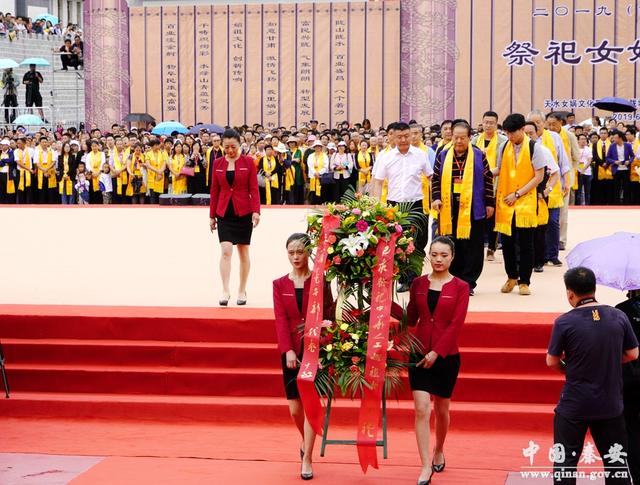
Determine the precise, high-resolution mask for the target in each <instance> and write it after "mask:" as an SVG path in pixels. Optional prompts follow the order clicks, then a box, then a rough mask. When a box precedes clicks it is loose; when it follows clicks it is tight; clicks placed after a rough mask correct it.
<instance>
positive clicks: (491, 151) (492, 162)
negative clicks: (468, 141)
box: [476, 133, 498, 170]
mask: <svg viewBox="0 0 640 485" xmlns="http://www.w3.org/2000/svg"><path fill="white" fill-rule="evenodd" d="M485 141H486V138H485V136H484V133H481V134H480V136H479V137H478V139H477V140H476V146H477V147H478V148H479V149H480V150H482V151H483V152H484V154H485V156H486V157H487V162H489V167H491V170H493V169H494V168H496V162H497V159H498V134H497V133H494V134H493V137H491V140H490V141H489V145H487V147H486V148H485V146H484V143H485Z"/></svg>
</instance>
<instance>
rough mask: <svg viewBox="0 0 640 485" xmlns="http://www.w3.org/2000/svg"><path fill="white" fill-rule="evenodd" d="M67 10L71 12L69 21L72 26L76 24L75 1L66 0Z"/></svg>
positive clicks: (76, 9)
mask: <svg viewBox="0 0 640 485" xmlns="http://www.w3.org/2000/svg"><path fill="white" fill-rule="evenodd" d="M67 8H68V9H69V10H71V17H70V18H69V21H70V22H71V23H72V24H77V23H78V2H76V0H67Z"/></svg>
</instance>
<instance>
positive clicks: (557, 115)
mask: <svg viewBox="0 0 640 485" xmlns="http://www.w3.org/2000/svg"><path fill="white" fill-rule="evenodd" d="M544 118H545V119H546V120H548V119H554V120H558V121H560V122H562V121H563V120H564V116H562V115H561V114H560V113H558V112H556V111H552V112H551V113H547V115H546V116H545V117H544Z"/></svg>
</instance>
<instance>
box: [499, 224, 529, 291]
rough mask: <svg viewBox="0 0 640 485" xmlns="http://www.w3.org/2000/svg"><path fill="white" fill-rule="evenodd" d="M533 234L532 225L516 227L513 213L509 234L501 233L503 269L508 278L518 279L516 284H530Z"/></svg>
mask: <svg viewBox="0 0 640 485" xmlns="http://www.w3.org/2000/svg"><path fill="white" fill-rule="evenodd" d="M534 234H535V228H534V227H516V217H515V214H514V216H513V221H512V222H511V236H507V235H505V234H502V256H503V257H504V269H505V270H506V272H507V276H508V277H509V279H512V280H518V284H525V285H530V284H531V273H532V271H533V258H534V255H533V239H534Z"/></svg>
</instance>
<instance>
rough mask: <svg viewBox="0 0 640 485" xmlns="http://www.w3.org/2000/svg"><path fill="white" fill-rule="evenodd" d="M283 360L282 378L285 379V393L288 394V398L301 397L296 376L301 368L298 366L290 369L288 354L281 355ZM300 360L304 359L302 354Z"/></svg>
mask: <svg viewBox="0 0 640 485" xmlns="http://www.w3.org/2000/svg"><path fill="white" fill-rule="evenodd" d="M281 360H282V378H283V379H284V393H285V394H286V396H287V399H300V393H299V392H298V383H297V381H296V378H297V377H298V370H299V369H300V367H299V366H297V367H296V368H295V369H289V368H288V367H287V354H286V353H284V354H282V355H281ZM298 360H300V361H302V356H298Z"/></svg>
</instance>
